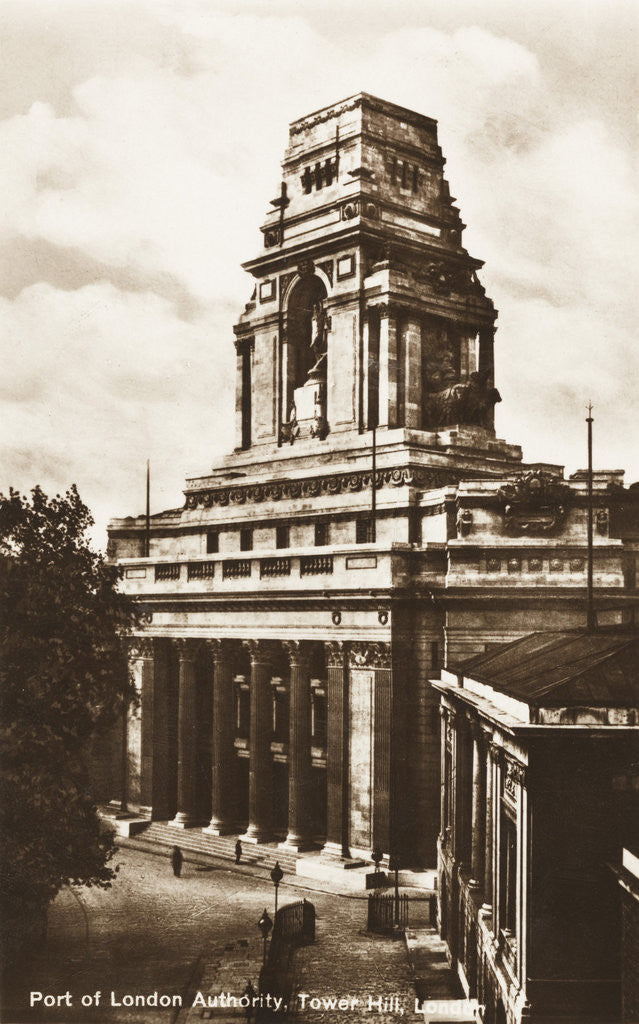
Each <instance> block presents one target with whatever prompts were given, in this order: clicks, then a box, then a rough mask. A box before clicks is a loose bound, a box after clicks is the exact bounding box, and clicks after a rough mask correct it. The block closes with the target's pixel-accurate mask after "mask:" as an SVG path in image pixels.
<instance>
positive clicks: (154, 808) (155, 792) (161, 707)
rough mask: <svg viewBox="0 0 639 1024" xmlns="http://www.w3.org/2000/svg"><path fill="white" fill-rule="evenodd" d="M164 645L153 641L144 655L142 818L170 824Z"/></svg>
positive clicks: (146, 644) (144, 647) (146, 645)
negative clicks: (168, 821) (167, 821)
mask: <svg viewBox="0 0 639 1024" xmlns="http://www.w3.org/2000/svg"><path fill="white" fill-rule="evenodd" d="M162 645H163V641H161V640H155V641H154V640H153V639H152V638H149V639H147V640H143V641H142V642H141V645H140V654H141V662H140V664H141V702H140V703H141V715H142V721H141V728H142V734H141V744H140V746H141V758H140V814H142V815H144V817H146V818H150V819H151V818H152V819H155V820H160V821H162V820H166V818H167V817H168V809H167V795H168V794H167V789H168V746H169V738H168V726H169V720H168V706H167V685H168V680H167V670H168V667H167V663H166V657H165V656H163V655H164V653H165V652H164V650H163V646H162Z"/></svg>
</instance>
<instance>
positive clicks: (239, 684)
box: [235, 676, 251, 739]
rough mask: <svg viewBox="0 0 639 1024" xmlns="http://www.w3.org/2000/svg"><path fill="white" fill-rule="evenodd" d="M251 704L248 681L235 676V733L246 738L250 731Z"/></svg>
mask: <svg viewBox="0 0 639 1024" xmlns="http://www.w3.org/2000/svg"><path fill="white" fill-rule="evenodd" d="M250 714H251V704H250V695H249V687H248V683H247V682H246V681H245V679H244V677H243V676H236V677H235V735H236V736H241V737H242V739H247V738H248V736H249V733H250V728H251V727H250Z"/></svg>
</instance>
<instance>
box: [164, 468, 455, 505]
mask: <svg viewBox="0 0 639 1024" xmlns="http://www.w3.org/2000/svg"><path fill="white" fill-rule="evenodd" d="M458 477H459V473H452V472H450V471H449V470H445V469H424V468H421V467H413V466H401V467H396V468H395V469H382V470H378V471H377V473H376V476H375V483H376V487H377V488H382V487H423V488H429V489H430V488H435V487H443V486H444V485H445V484H454V483H456V482H457V480H458ZM370 486H371V472H370V470H364V471H359V472H353V473H335V474H330V475H328V474H327V475H325V476H316V477H309V478H307V479H305V480H273V481H270V482H268V483H265V484H249V485H245V486H243V487H215V488H214V487H210V488H208V487H207V488H202V489H201V490H197V491H189V492H186V500H185V505H184V507H185V508H186V509H189V510H195V509H197V508H213V507H215V506H217V505H221V506H227V505H245V504H257V503H259V502H263V501H283V500H284V501H285V500H290V499H295V498H317V497H320V496H322V495H334V494H347V493H353V492H357V491H362V490H367V489H369V488H370Z"/></svg>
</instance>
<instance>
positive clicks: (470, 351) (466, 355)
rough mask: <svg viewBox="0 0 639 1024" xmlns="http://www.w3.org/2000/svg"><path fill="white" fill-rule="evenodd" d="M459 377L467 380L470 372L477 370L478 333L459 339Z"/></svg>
mask: <svg viewBox="0 0 639 1024" xmlns="http://www.w3.org/2000/svg"><path fill="white" fill-rule="evenodd" d="M460 355H461V365H460V370H461V378H462V380H468V379H469V377H470V375H471V374H472V373H477V371H478V370H479V335H478V334H476V335H475V336H474V337H472V336H471V337H466V338H462V339H461V348H460Z"/></svg>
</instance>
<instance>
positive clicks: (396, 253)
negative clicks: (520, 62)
mask: <svg viewBox="0 0 639 1024" xmlns="http://www.w3.org/2000/svg"><path fill="white" fill-rule="evenodd" d="M463 228H464V225H463V223H462V221H461V217H460V214H459V211H458V209H457V207H456V205H455V200H454V199H453V197H452V196H451V195H450V191H449V187H448V183H447V181H446V178H445V176H444V159H443V157H442V153H441V150H440V148H439V145H438V142H437V126H436V122H435V121H433V120H431V119H430V118H428V117H424V116H422V115H421V114H417V113H414V112H413V111H410V110H406V109H404V108H402V107H398V106H395V105H394V104H391V103H387V102H384V101H382V100H380V99H376V98H375V97H372V96H369V95H367V94H365V93H362V94H359V95H356V96H353V97H351V98H349V99H347V100H345V101H343V102H341V103H338V104H336V105H335V106H331V107H327V108H325V109H323V110H320V111H318V112H316V113H314V114H311V115H309V116H307V117H304V118H302V119H300V120H298V121H295V122H294V123H293V124H292V125H291V126H290V135H289V144H288V148H287V150H286V153H285V156H284V161H283V163H282V179H281V184H280V186H279V187H278V188H277V190H276V195H275V198H274V199H273V200H272V201H271V204H270V209H269V211H268V213H267V214H266V218H265V222H264V224H263V226H262V243H261V248H260V251H259V252H258V254H257V255H256V256H255V257H254V258H252V259H251V260H249V261H248V262H247V263H246V264H245V265H244V266H245V269H246V270H247V272H248V273H249V274H250V275H251V277H252V279H253V285H252V295H251V297H250V300H249V301H248V302H247V304H246V306H245V309H244V311H243V313H242V314H241V316H240V318H239V321H238V323H237V324H236V326H235V328H234V331H235V349H236V353H237V384H236V423H237V447H236V449H235V450H234V451H233V452H232V453H231V454H230V455H229V456H228V457H226V458H225V459H223V460H222V461H221V462H220V463H219V464H218V465H216V466H214V467H213V468H212V469H211V470H210V471H209V472H207V473H206V474H205V475H203V476H201V477H198V478H195V479H188V480H187V481H186V486H185V492H184V493H185V501H184V504H183V506H182V507H180V508H178V509H172V510H169V511H167V512H164V513H162V514H159V515H154V516H153V517H152V519H151V522H150V530H149V531H148V533H147V530H146V525H147V524H146V522H145V517H144V516H136V517H131V518H126V519H119V520H114V521H113V522H112V523H111V524H110V527H109V537H110V540H109V552H110V556H111V557H112V558H114V559H116V560H117V561H118V563H119V564H120V565H121V567H122V570H123V574H124V586H125V588H126V590H127V591H128V592H129V593H130V594H131V595H132V596H133V597H134V598H135V599H136V600H137V601H138V602H139V603H140V605H142V606H143V608H144V611H145V614H146V616H147V624H146V626H145V629H144V634H143V636H140V638H139V640H140V643H139V645H138V647H137V650H136V651H135V652H134V658H133V668H134V672H135V674H136V678H137V680H138V685H139V687H140V691H141V714H139V715H138V716H136V717H135V718H133V719H131V720H130V721H129V723H128V728H127V736H126V745H127V750H128V755H127V765H126V770H125V771H124V773H123V779H122V780H121V781H120V783H119V786H120V789H119V793H118V794H117V795H118V797H119V798H120V799H122V800H125V801H126V802H127V804H128V805H129V806H130V807H131V808H134V809H140V810H141V811H142V812H143V813H144V814H146V815H147V816H149V817H152V818H153V819H157V820H165V821H171V822H172V823H173V824H174V825H175V826H176V827H177V826H179V827H189V828H200V827H202V826H206V827H207V828H208V829H209V830H210V831H212V832H213V833H216V834H224V833H240V834H243V835H245V836H246V837H247V839H251V840H253V841H256V842H257V841H259V842H262V841H266V840H269V839H272V838H273V837H275V838H279V839H281V840H285V841H286V843H287V844H288V846H289V847H290V848H291V849H292V850H299V849H301V848H303V847H306V846H309V845H315V846H319V847H321V848H322V849H323V850H324V851H325V853H326V854H328V855H335V856H338V857H341V856H346V855H348V854H350V855H352V856H361V855H366V856H368V855H370V852H371V850H372V849H375V848H379V849H381V850H382V851H383V852H384V853H386V854H389V853H396V854H398V855H399V856H400V858H401V860H402V862H403V863H404V864H406V865H409V864H410V865H430V866H433V865H434V863H435V857H436V838H437V834H438V831H439V785H440V782H439V714H438V697H437V695H436V694H435V693H434V691H433V690H432V688H431V686H430V683H429V680H430V678H431V677H432V676H433V675H434V674H437V671H438V669H439V667H440V665H441V664H442V663H443V661H444V659H446V660H447V661H448V663H450V664H455V663H457V662H459V661H460V660H461V659H463V658H465V657H468V656H470V655H471V654H474V653H480V652H483V651H485V650H486V649H489V648H491V647H492V646H493V645H495V644H498V643H502V642H504V641H508V640H512V639H515V638H517V637H519V636H521V635H522V634H524V633H527V632H529V631H530V630H531V629H536V630H544V629H548V628H553V629H558V628H571V627H573V626H575V625H578V624H580V623H581V622H582V620H583V614H584V613H583V606H584V599H585V585H586V533H587V506H586V477H585V474H584V473H577V474H575V476H574V477H572V478H570V479H569V480H564V479H563V472H562V468H561V467H560V466H557V465H554V464H550V463H549V464H543V465H542V464H535V465H530V464H525V463H524V462H523V461H522V452H521V449H520V448H519V447H518V446H517V445H513V444H509V443H506V442H505V441H503V440H500V439H498V438H497V437H496V435H495V430H494V407H495V404H496V403H497V402H499V401H500V396H499V393H498V391H497V389H496V387H495V381H494V372H493V365H494V361H493V344H494V332H495V319H496V316H497V314H496V311H495V308H494V306H493V304H492V302H491V300H490V299H489V298H488V297H487V296H486V294H485V291H484V288H483V287H482V285H481V283H480V281H479V278H478V271H479V270H480V268H481V265H482V264H481V262H480V261H479V260H477V259H474V258H473V257H471V256H470V255H469V254H468V253H467V252H466V250H465V249H464V247H463V244H462V233H463ZM504 344H505V345H506V346H507V345H508V340H506V341H505V343H504ZM622 477H623V474H622V473H620V472H619V471H612V472H608V473H606V472H601V473H598V474H596V477H595V490H594V505H595V524H596V526H595V542H594V553H595V568H594V577H595V583H596V586H597V589H598V593H599V595H600V597H599V604H600V607H601V608H602V609H603V610H606V613H607V614H608V615H610V616H612V617H621V618H627V617H628V616H629V615H630V614H631V607H632V604H633V601H635V600H636V596H637V592H636V589H635V568H636V561H637V550H638V549H639V545H638V542H639V531H637V530H635V532H634V534H633V527H632V524H633V523H634V522H635V521H636V515H635V514H634V510H635V509H636V508H637V499H638V498H639V495H638V494H636V493H635V492H634V491H632V490H625V489H624V487H623V479H622ZM624 517H625V518H624Z"/></svg>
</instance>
